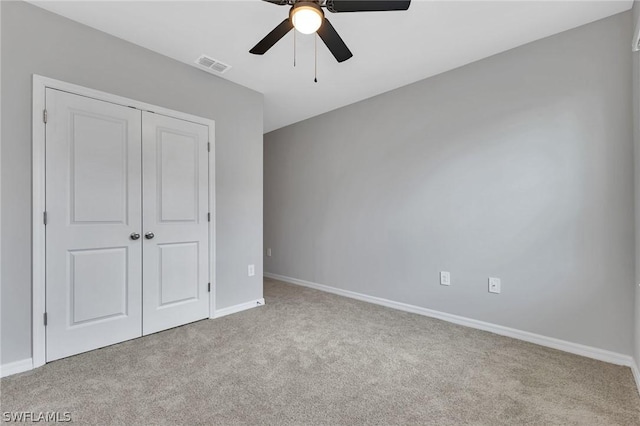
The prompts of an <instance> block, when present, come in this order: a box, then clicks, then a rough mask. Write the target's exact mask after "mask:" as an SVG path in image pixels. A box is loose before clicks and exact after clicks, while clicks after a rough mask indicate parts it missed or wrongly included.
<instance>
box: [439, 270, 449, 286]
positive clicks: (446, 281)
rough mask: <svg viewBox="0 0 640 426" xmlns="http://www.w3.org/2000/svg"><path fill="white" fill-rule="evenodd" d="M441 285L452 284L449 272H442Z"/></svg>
mask: <svg viewBox="0 0 640 426" xmlns="http://www.w3.org/2000/svg"><path fill="white" fill-rule="evenodd" d="M440 285H451V274H450V273H449V272H447V271H441V272H440Z"/></svg>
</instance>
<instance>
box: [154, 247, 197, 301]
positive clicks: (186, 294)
mask: <svg viewBox="0 0 640 426" xmlns="http://www.w3.org/2000/svg"><path fill="white" fill-rule="evenodd" d="M158 250H159V251H160V253H159V255H158V261H159V263H160V276H159V278H160V307H167V306H170V305H173V304H176V303H184V302H189V301H196V300H197V299H198V289H199V286H198V281H199V280H198V278H199V277H198V258H199V256H198V242H194V243H177V244H158Z"/></svg>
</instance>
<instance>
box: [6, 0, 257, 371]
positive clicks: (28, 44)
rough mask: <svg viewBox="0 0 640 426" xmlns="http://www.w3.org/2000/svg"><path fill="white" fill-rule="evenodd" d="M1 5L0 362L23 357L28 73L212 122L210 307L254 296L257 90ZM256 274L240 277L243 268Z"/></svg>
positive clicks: (27, 342) (27, 278) (26, 337)
mask: <svg viewBox="0 0 640 426" xmlns="http://www.w3.org/2000/svg"><path fill="white" fill-rule="evenodd" d="M0 3H1V6H0V7H2V49H1V50H2V89H3V90H2V122H3V124H4V126H3V127H2V271H1V272H2V276H1V278H2V286H1V291H2V313H1V319H2V330H1V332H2V341H1V344H2V353H1V358H2V363H8V362H12V361H16V360H21V359H25V358H29V357H30V356H31V310H30V307H31V238H30V237H31V76H32V74H34V73H35V74H41V75H44V76H47V77H52V78H56V79H59V80H64V81H68V82H71V83H75V84H79V85H83V86H87V87H91V88H94V89H98V90H103V91H106V92H110V93H114V94H117V95H121V96H126V97H129V98H132V99H136V100H139V101H144V102H149V103H151V104H155V105H159V106H163V107H166V108H171V109H174V110H178V111H183V112H186V113H190V114H195V115H198V116H202V117H207V118H211V119H214V120H215V121H216V204H217V222H216V229H217V262H216V267H217V274H216V275H217V276H216V280H217V301H216V305H217V307H218V308H223V307H227V306H232V305H236V304H239V303H243V302H247V301H250V300H255V299H258V298H261V297H262V279H261V275H262V235H263V232H262V223H263V222H262V195H263V194H262V179H263V173H262V164H263V162H262V146H263V145H262V104H263V98H262V95H261V94H259V93H257V92H254V91H252V90H249V89H246V88H244V87H241V86H238V85H236V84H233V83H230V82H228V81H226V80H223V79H220V78H217V77H215V76H212V75H209V74H206V73H204V72H202V71H199V70H197V69H195V68H193V67H190V66H188V65H185V64H181V63H179V62H176V61H173V60H171V59H169V58H167V57H164V56H161V55H158V54H156V53H153V52H151V51H148V50H145V49H143V48H141V47H138V46H135V45H133V44H130V43H127V42H125V41H123V40H120V39H117V38H115V37H112V36H109V35H107V34H105V33H101V32H99V31H96V30H94V29H91V28H89V27H86V26H83V25H81V24H78V23H75V22H73V21H70V20H68V19H65V18H62V17H60V16H57V15H54V14H51V13H49V12H46V11H44V10H42V9H39V8H37V7H34V6H32V5H29V4H26V3H22V2H5V1H3V2H0ZM250 263H253V264H255V265H256V276H255V277H252V278H249V277H247V265H248V264H250Z"/></svg>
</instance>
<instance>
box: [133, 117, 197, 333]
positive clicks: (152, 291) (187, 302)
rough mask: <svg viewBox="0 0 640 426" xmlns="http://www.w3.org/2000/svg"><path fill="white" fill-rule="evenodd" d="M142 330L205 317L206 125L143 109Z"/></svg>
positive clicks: (151, 329) (161, 327)
mask: <svg viewBox="0 0 640 426" xmlns="http://www.w3.org/2000/svg"><path fill="white" fill-rule="evenodd" d="M142 123H143V124H142V127H143V130H142V140H143V154H142V156H143V227H144V247H143V294H144V296H143V300H144V302H143V334H145V335H146V334H149V333H155V332H157V331H160V330H165V329H167V328H171V327H176V326H179V325H182V324H186V323H189V322H193V321H197V320H200V319H203V318H207V317H208V316H209V293H208V290H207V285H208V283H209V238H208V233H209V223H208V221H207V213H208V211H209V207H208V206H209V195H208V194H209V184H208V181H209V179H208V177H209V161H208V152H207V143H208V133H209V129H208V127H207V126H204V125H200V124H195V123H192V122H188V121H183V120H178V119H175V118H170V117H166V116H163V115H158V114H153V113H148V112H143V119H142Z"/></svg>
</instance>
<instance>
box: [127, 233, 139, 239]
mask: <svg viewBox="0 0 640 426" xmlns="http://www.w3.org/2000/svg"><path fill="white" fill-rule="evenodd" d="M129 237H131V239H132V240H134V241H135V240H137V239H138V238H140V234H138V233H137V232H133V233H131V235H129Z"/></svg>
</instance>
